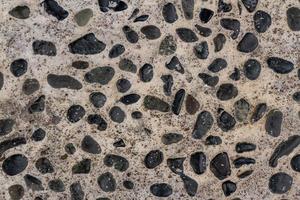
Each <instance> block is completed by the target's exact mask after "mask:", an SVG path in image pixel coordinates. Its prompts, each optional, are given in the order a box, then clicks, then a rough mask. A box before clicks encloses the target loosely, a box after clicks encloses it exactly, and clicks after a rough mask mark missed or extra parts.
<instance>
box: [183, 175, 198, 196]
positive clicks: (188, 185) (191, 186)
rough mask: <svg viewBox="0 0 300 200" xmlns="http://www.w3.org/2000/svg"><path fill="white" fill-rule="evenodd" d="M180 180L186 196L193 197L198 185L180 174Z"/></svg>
mask: <svg viewBox="0 0 300 200" xmlns="http://www.w3.org/2000/svg"><path fill="white" fill-rule="evenodd" d="M180 178H181V180H182V181H183V185H184V189H185V191H186V192H187V194H188V195H189V196H191V197H193V196H195V195H196V193H197V190H198V183H197V182H196V181H195V180H194V179H192V178H191V177H189V176H187V175H185V174H181V175H180Z"/></svg>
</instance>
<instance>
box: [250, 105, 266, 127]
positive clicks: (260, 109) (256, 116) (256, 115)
mask: <svg viewBox="0 0 300 200" xmlns="http://www.w3.org/2000/svg"><path fill="white" fill-rule="evenodd" d="M266 111H267V104H265V103H259V104H257V105H256V106H255V108H254V111H253V114H252V116H251V122H252V123H254V122H257V121H258V120H260V119H261V118H262V117H263V116H264V114H265V113H266Z"/></svg>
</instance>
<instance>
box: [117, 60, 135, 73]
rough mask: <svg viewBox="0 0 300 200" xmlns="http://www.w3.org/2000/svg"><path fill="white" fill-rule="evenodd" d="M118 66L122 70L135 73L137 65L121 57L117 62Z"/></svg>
mask: <svg viewBox="0 0 300 200" xmlns="http://www.w3.org/2000/svg"><path fill="white" fill-rule="evenodd" d="M119 68H120V69H121V70H123V71H127V72H131V73H136V71H137V67H136V65H135V64H134V63H133V62H132V61H131V60H129V59H126V58H125V59H121V60H120V62H119Z"/></svg>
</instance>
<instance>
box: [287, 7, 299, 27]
mask: <svg viewBox="0 0 300 200" xmlns="http://www.w3.org/2000/svg"><path fill="white" fill-rule="evenodd" d="M286 16H287V23H288V26H289V28H290V29H291V30H292V31H300V8H297V7H290V8H289V9H287V11H286Z"/></svg>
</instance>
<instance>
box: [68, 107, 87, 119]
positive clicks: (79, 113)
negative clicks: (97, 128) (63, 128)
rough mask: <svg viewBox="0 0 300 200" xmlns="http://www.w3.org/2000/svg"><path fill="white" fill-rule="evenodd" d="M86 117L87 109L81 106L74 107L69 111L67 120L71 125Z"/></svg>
mask: <svg viewBox="0 0 300 200" xmlns="http://www.w3.org/2000/svg"><path fill="white" fill-rule="evenodd" d="M84 115H85V109H84V108H83V107H82V106H81V105H72V106H70V108H69V109H68V111H67V118H68V120H69V121H70V122H71V123H76V122H78V121H79V120H80V119H81V118H83V116H84Z"/></svg>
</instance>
